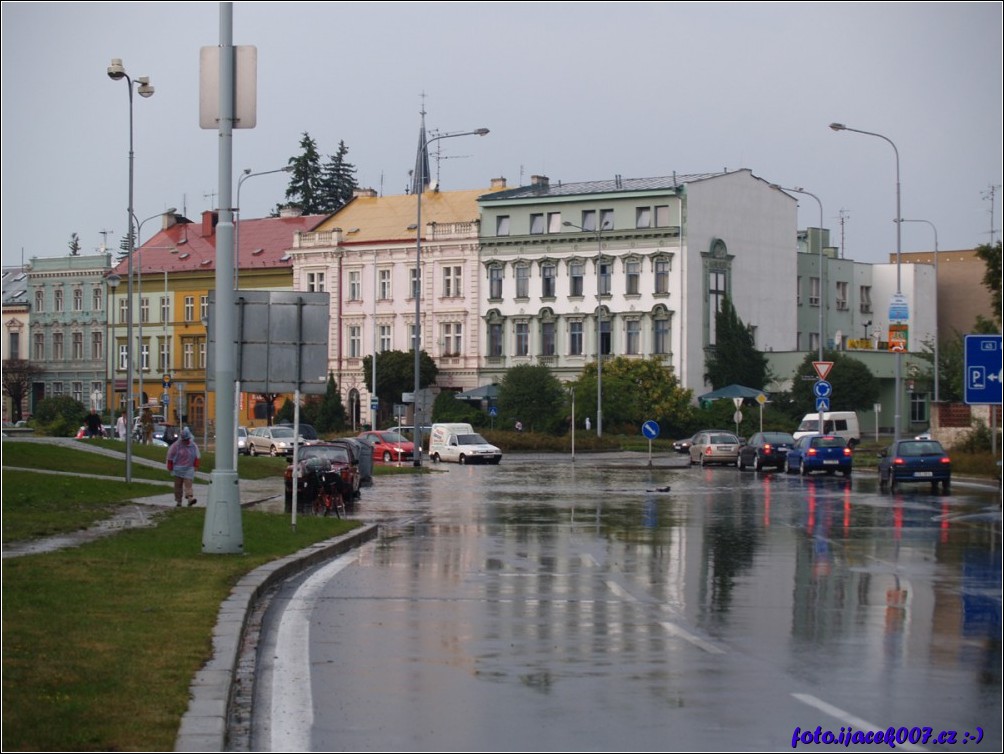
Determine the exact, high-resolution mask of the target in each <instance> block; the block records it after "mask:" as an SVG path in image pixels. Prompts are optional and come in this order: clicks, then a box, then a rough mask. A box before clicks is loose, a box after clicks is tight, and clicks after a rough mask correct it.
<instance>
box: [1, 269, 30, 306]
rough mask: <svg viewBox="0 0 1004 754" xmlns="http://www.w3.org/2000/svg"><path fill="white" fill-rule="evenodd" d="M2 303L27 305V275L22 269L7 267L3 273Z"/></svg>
mask: <svg viewBox="0 0 1004 754" xmlns="http://www.w3.org/2000/svg"><path fill="white" fill-rule="evenodd" d="M3 303H4V305H5V306H6V305H8V304H26V303H28V274H27V273H26V272H25V270H24V268H22V267H8V268H6V269H4V271H3Z"/></svg>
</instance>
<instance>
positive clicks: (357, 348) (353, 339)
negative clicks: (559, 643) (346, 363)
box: [349, 325, 363, 359]
mask: <svg viewBox="0 0 1004 754" xmlns="http://www.w3.org/2000/svg"><path fill="white" fill-rule="evenodd" d="M362 348H363V335H362V328H361V327H359V325H349V358H350V359H358V358H359V357H360V356H362V352H363V351H362Z"/></svg>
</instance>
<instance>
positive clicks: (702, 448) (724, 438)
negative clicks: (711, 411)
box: [690, 429, 739, 466]
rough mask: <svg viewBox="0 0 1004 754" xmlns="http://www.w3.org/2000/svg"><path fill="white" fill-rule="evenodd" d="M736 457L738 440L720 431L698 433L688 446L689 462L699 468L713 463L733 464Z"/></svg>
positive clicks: (712, 430)
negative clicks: (696, 464)
mask: <svg viewBox="0 0 1004 754" xmlns="http://www.w3.org/2000/svg"><path fill="white" fill-rule="evenodd" d="M738 457H739V438H738V437H736V436H735V435H734V434H732V433H731V432H728V431H726V430H722V429H709V430H705V431H703V432H698V433H697V434H696V435H694V442H693V444H692V445H691V446H690V462H691V463H699V464H701V466H708V465H710V464H713V463H721V464H733V463H735V462H736V458H738Z"/></svg>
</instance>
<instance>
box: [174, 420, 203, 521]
mask: <svg viewBox="0 0 1004 754" xmlns="http://www.w3.org/2000/svg"><path fill="white" fill-rule="evenodd" d="M200 460H201V459H200V455H199V446H198V445H196V444H195V440H194V439H193V438H192V430H190V429H189V428H188V427H185V428H184V429H183V430H181V437H180V438H179V439H178V441H177V442H174V443H171V447H170V448H168V450H167V470H168V471H170V472H171V474H172V475H173V476H174V504H175V506H176V507H178V508H180V507H181V498H182V495H184V497H185V499H186V500H188V506H189V507H191V506H193V505H195V503H196V502H197V501H196V499H195V493H194V491H193V490H192V480H193V479H195V472H196V470H197V469H198V468H199V462H200Z"/></svg>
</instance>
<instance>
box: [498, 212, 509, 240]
mask: <svg viewBox="0 0 1004 754" xmlns="http://www.w3.org/2000/svg"><path fill="white" fill-rule="evenodd" d="M495 235H496V236H508V235H509V215H499V216H498V217H496V218H495Z"/></svg>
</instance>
